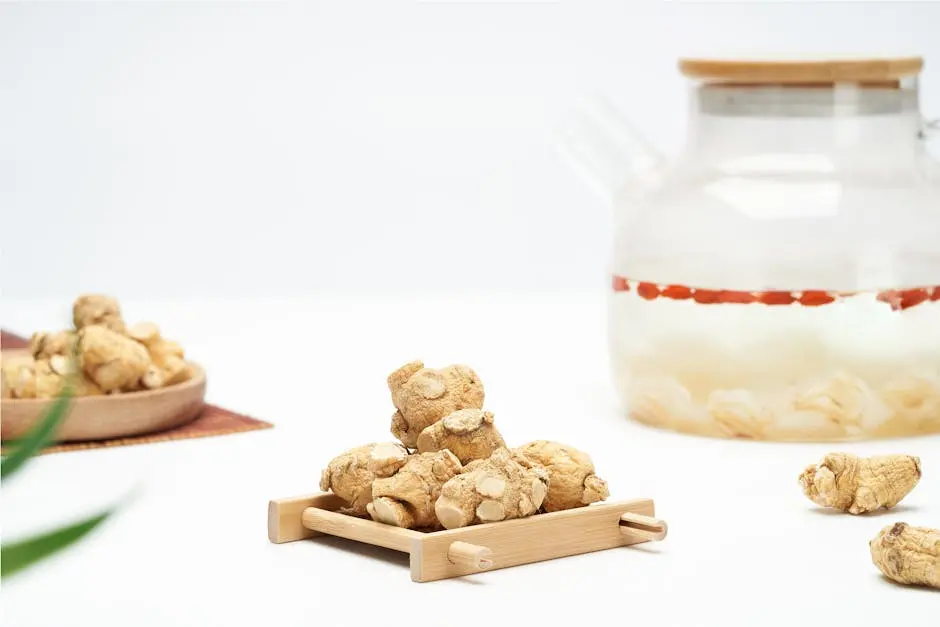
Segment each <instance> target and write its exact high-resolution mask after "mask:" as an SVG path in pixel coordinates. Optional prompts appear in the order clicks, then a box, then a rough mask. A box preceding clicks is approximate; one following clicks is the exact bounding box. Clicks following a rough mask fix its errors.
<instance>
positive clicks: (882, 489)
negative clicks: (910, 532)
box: [800, 453, 921, 514]
mask: <svg viewBox="0 0 940 627" xmlns="http://www.w3.org/2000/svg"><path fill="white" fill-rule="evenodd" d="M920 476H921V466H920V458H918V457H914V456H912V455H883V456H876V457H856V456H855V455H852V454H851V453H830V454H828V455H826V456H825V457H824V458H823V460H822V461H821V462H820V463H819V464H814V465H811V466H808V467H807V468H806V469H805V470H804V471H803V472H802V474H800V485H801V486H802V487H803V493H804V494H806V496H807V497H808V498H809V499H810V500H811V501H813V502H814V503H816V504H817V505H821V506H823V507H832V508H835V509H838V510H841V511H843V512H848V513H849V514H865V513H868V512H873V511H875V510H878V509H881V508H885V509H891V508H892V507H894V506H895V505H897V504H898V503H900V502H901V500H902V499H903V498H904V497H905V496H907V495H908V494H909V493H910V491H911V490H913V489H914V487H915V486H916V485H917V483H918V482H919V481H920Z"/></svg>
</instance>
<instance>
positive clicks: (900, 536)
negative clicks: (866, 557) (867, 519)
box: [868, 522, 940, 588]
mask: <svg viewBox="0 0 940 627" xmlns="http://www.w3.org/2000/svg"><path fill="white" fill-rule="evenodd" d="M868 545H869V549H870V550H871V559H872V562H873V563H874V564H875V566H877V567H878V569H879V570H880V571H881V572H882V573H883V574H884V576H885V577H887V578H889V579H891V580H893V581H896V582H897V583H902V584H906V585H913V586H930V587H932V588H940V531H938V530H937V529H929V528H927V527H913V526H911V525H908V524H907V523H903V522H899V523H895V524H893V525H888V526H887V527H884V528H883V529H882V530H881V531H880V532H878V535H877V536H875V538H874V539H872V540H871V542H869V543H868Z"/></svg>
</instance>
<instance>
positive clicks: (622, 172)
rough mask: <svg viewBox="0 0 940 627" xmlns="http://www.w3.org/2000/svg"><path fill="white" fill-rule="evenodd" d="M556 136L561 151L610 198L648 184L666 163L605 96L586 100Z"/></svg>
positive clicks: (595, 187)
mask: <svg viewBox="0 0 940 627" xmlns="http://www.w3.org/2000/svg"><path fill="white" fill-rule="evenodd" d="M555 135H556V146H557V148H558V149H559V152H560V153H561V154H562V155H563V156H564V157H565V158H566V160H567V161H568V162H569V163H570V164H571V165H572V166H573V167H574V168H575V169H576V170H577V171H578V172H579V173H580V175H581V176H582V178H584V179H585V180H586V182H587V183H588V185H590V187H591V188H592V189H593V191H594V192H595V193H597V194H598V195H600V196H601V197H603V198H604V199H606V200H608V201H612V200H613V199H614V198H616V197H619V196H620V194H621V193H622V192H624V191H625V190H629V189H630V188H631V187H633V186H637V187H639V188H641V189H642V188H644V187H646V186H647V185H648V184H650V182H651V178H650V177H651V176H653V175H655V173H656V172H658V171H659V170H660V167H661V164H662V162H663V159H662V157H661V156H660V154H659V152H658V151H657V150H656V149H655V148H654V147H653V146H652V144H651V143H650V142H649V141H648V140H647V139H646V138H645V137H644V136H643V135H642V134H641V133H640V132H639V131H638V130H637V129H636V127H635V126H634V125H633V124H631V123H630V122H629V121H628V120H626V118H624V117H623V115H622V114H621V113H620V112H619V111H618V110H617V109H616V107H614V106H613V105H612V104H611V103H610V102H609V101H608V100H607V99H606V98H604V97H603V96H599V95H595V96H593V97H591V98H589V99H586V100H585V101H584V102H583V103H582V104H581V105H580V106H579V107H577V108H576V109H575V110H574V111H573V112H572V113H571V114H570V115H569V116H568V117H567V119H565V120H564V121H563V123H562V124H561V126H560V127H559V128H558V130H557V131H556V134H555ZM630 191H636V190H630Z"/></svg>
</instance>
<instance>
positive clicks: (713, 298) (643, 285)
mask: <svg viewBox="0 0 940 627" xmlns="http://www.w3.org/2000/svg"><path fill="white" fill-rule="evenodd" d="M612 287H613V290H614V291H615V292H630V291H636V293H637V294H638V295H639V296H640V298H643V299H645V300H656V299H657V298H666V299H669V300H693V301H695V302H696V303H699V304H702V305H720V304H736V305H747V304H760V305H788V306H789V305H798V306H801V307H822V306H823V305H829V304H831V303H836V302H839V301H840V300H844V299H846V298H849V297H850V296H855V295H856V292H831V291H826V290H803V291H790V292H788V291H782V290H774V291H763V292H757V291H755V292H746V291H741V290H713V289H702V288H696V287H690V286H687V285H676V284H669V285H660V284H658V283H651V282H649V281H636V280H633V279H628V278H626V277H622V276H617V275H615V276H614V277H613V282H612ZM877 298H878V300H880V301H882V302H885V303H888V304H890V305H891V307H892V309H895V310H898V311H903V310H905V309H910V308H911V307H915V306H917V305H920V304H922V303H926V302H938V301H940V285H937V286H929V287H911V288H905V289H895V290H883V291H881V292H879V293H878V296H877Z"/></svg>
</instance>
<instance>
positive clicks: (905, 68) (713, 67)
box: [679, 57, 924, 84]
mask: <svg viewBox="0 0 940 627" xmlns="http://www.w3.org/2000/svg"><path fill="white" fill-rule="evenodd" d="M923 66H924V60H923V58H922V57H885V58H858V57H852V58H847V59H825V58H820V59H805V60H798V59H790V60H786V59H781V60H769V59H768V60H731V59H724V60H723V59H703V58H695V59H688V58H687V59H680V60H679V71H680V72H682V74H683V75H685V76H686V77H688V78H694V79H698V80H704V81H708V82H721V83H728V82H733V83H739V84H740V83H748V84H787V83H801V84H832V83H879V82H892V81H898V80H900V79H902V78H907V77H910V76H914V75H917V74H919V73H920V71H921V70H922V69H923Z"/></svg>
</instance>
